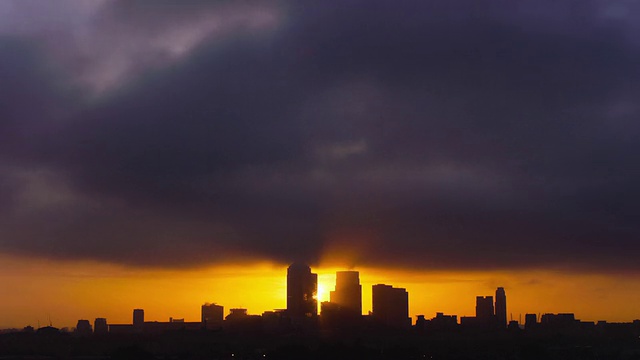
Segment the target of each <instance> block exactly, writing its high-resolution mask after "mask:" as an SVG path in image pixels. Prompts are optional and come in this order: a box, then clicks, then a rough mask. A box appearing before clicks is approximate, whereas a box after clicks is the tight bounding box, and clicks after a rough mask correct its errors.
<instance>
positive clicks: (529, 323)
mask: <svg viewBox="0 0 640 360" xmlns="http://www.w3.org/2000/svg"><path fill="white" fill-rule="evenodd" d="M537 327H538V315H536V314H525V315H524V328H525V330H534V329H536V328H537Z"/></svg>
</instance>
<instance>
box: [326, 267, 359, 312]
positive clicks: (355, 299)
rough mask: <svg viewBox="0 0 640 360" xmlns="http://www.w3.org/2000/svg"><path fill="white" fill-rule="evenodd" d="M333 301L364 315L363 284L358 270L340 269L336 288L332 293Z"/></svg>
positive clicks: (337, 274)
mask: <svg viewBox="0 0 640 360" xmlns="http://www.w3.org/2000/svg"><path fill="white" fill-rule="evenodd" d="M330 298H331V302H332V303H334V304H338V305H340V306H341V307H342V308H343V309H347V310H351V311H353V312H355V313H357V314H358V315H362V285H360V273H358V272H357V271H338V272H337V273H336V289H335V291H331V293H330Z"/></svg>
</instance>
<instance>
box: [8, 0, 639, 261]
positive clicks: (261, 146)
mask: <svg viewBox="0 0 640 360" xmlns="http://www.w3.org/2000/svg"><path fill="white" fill-rule="evenodd" d="M176 4H177V3H174V2H167V3H165V2H162V3H154V2H149V3H147V2H133V3H130V2H107V3H106V4H105V6H104V7H103V8H102V9H101V10H100V12H98V13H97V14H96V15H95V17H94V18H92V19H94V20H95V21H96V22H98V23H99V24H100V25H99V26H98V27H97V28H98V29H115V28H117V26H123V25H122V24H128V25H127V26H125V28H126V29H128V30H127V31H128V32H131V37H134V38H136V39H138V40H139V41H138V40H136V41H134V43H136V44H142V43H143V41H142V39H145V38H153V39H156V40H157V39H160V40H157V43H159V44H160V45H159V47H156V48H154V47H149V46H147V45H145V46H146V47H142V48H140V49H138V48H136V49H137V50H136V51H133V52H132V51H131V49H130V48H127V49H125V50H122V49H121V48H120V49H121V50H122V52H121V56H123V57H125V58H127V59H129V60H130V62H127V63H128V64H133V65H132V66H130V67H128V68H127V69H128V70H126V71H124V72H121V73H119V74H128V75H127V76H126V77H125V78H124V80H122V78H119V80H118V81H117V82H115V83H114V82H108V83H109V85H108V86H107V87H106V89H108V90H107V91H105V90H104V89H105V87H100V88H101V89H102V90H101V92H98V93H97V95H93V98H92V100H87V99H86V98H82V97H78V100H77V101H76V105H71V104H68V103H66V101H68V99H69V97H70V96H71V95H70V94H73V92H69V89H67V90H64V91H63V90H61V89H60V88H49V90H47V88H44V89H45V90H43V88H41V87H39V86H37V84H39V83H41V82H43V81H44V82H45V83H46V82H54V83H55V81H59V78H60V75H58V74H56V73H50V72H49V73H48V72H47V71H45V70H42V68H41V67H39V65H38V64H36V63H30V62H28V61H27V62H25V61H22V60H20V59H18V57H20V56H26V57H29V56H30V59H32V60H33V61H35V60H36V59H37V57H34V56H33V55H29V54H28V53H27V52H25V51H22V50H21V51H14V50H12V51H11V52H10V53H12V54H14V55H12V56H13V58H15V59H17V60H15V59H14V60H12V58H11V57H9V58H7V59H8V60H2V62H0V64H1V68H0V73H2V74H3V76H6V75H4V74H5V73H7V74H8V73H12V74H21V75H20V76H14V77H13V78H12V79H13V81H16V84H23V85H21V86H22V88H24V89H32V90H28V91H22V92H20V91H14V90H13V89H14V88H15V89H20V86H15V87H13V86H12V87H8V88H3V91H5V92H7V94H8V95H7V96H6V97H5V96H3V100H0V101H4V100H5V99H11V100H7V103H6V104H7V105H8V106H7V107H3V110H0V111H4V112H3V113H2V114H3V119H2V120H1V121H2V122H1V124H2V125H0V126H2V129H3V133H5V134H11V135H10V136H8V135H4V136H5V137H6V138H7V139H11V141H10V142H7V143H6V144H8V145H5V146H4V147H2V152H3V155H4V156H3V157H2V159H3V164H4V167H3V173H4V174H5V176H4V177H3V180H2V183H3V184H6V186H4V185H3V189H6V190H4V191H3V192H2V194H0V196H1V198H2V199H7V201H6V202H5V201H3V204H5V205H4V206H3V214H5V215H4V220H3V221H2V227H1V229H2V230H0V231H1V232H2V233H1V234H0V235H1V236H2V238H1V239H2V242H0V246H1V247H2V249H3V250H4V251H7V252H20V253H27V254H37V255H44V256H52V257H61V258H93V259H100V260H106V261H114V262H123V263H129V264H140V265H160V266H162V265H170V266H185V265H186V266H189V265H199V264H205V263H210V262H211V263H213V262H218V261H228V260H229V259H235V258H252V257H256V258H269V259H273V260H276V261H283V262H289V261H293V260H304V261H310V262H318V261H321V260H326V259H327V258H330V257H334V256H335V257H337V258H339V259H342V261H344V262H345V263H346V264H347V265H358V264H367V265H374V264H382V265H392V266H411V267H424V268H430V267H433V268H461V267H462V268H487V267H506V268H509V267H530V266H568V267H574V268H592V269H603V268H606V267H607V266H614V267H616V268H620V267H622V268H634V267H635V266H636V265H635V258H636V256H637V255H638V252H639V250H640V249H639V248H638V245H637V244H636V240H637V238H638V227H637V224H636V223H637V221H635V220H636V219H635V218H634V216H633V214H635V213H637V211H635V209H636V203H637V202H638V200H639V199H638V198H639V194H638V190H637V189H636V184H637V183H638V180H640V179H639V177H640V176H639V175H638V172H637V170H636V169H635V167H636V164H637V163H639V160H640V159H639V158H640V152H639V150H640V149H639V148H638V147H639V146H638V145H637V144H638V141H637V140H638V135H640V134H639V132H640V128H639V126H638V125H637V120H638V115H639V114H640V111H639V110H640V109H639V107H638V105H637V104H636V99H637V98H638V96H639V95H640V91H639V90H640V89H639V85H637V81H636V79H638V76H639V75H640V65H638V64H640V63H639V62H638V60H640V59H639V54H638V47H637V45H636V44H634V43H633V41H631V40H632V37H630V36H629V34H631V33H633V32H634V29H633V27H632V26H630V25H629V24H631V22H629V21H627V18H628V17H633V16H634V14H635V13H633V11H634V10H635V9H632V8H631V7H624V6H623V5H624V4H623V3H621V4H622V5H620V4H618V5H620V6H623V7H617V8H614V9H613V10H612V9H611V6H612V5H611V4H609V5H607V4H604V5H603V4H602V3H598V2H590V3H588V4H585V3H583V2H580V3H578V2H567V3H563V4H555V5H554V4H552V3H551V2H549V4H546V5H545V4H538V3H534V2H524V1H523V2H519V3H518V4H517V5H516V4H513V3H510V4H509V6H506V5H508V4H499V2H493V1H487V2H473V3H472V2H453V3H452V2H428V3H426V2H406V3H403V4H402V5H398V4H391V3H389V2H377V1H374V2H371V1H370V2H367V3H366V6H365V5H364V4H363V3H361V2H356V1H350V2H342V3H340V5H333V6H330V5H327V4H322V5H320V4H314V5H311V4H304V5H302V4H300V3H297V2H295V3H284V2H278V3H276V2H273V3H262V4H267V5H264V6H265V7H261V8H259V9H256V8H252V7H248V8H247V7H240V8H235V7H233V6H228V7H226V8H224V9H223V8H222V7H221V5H220V4H223V5H224V4H227V3H224V2H221V3H213V4H211V3H209V2H206V3H197V2H194V3H187V4H186V5H180V6H178V5H176ZM534 4H538V5H534ZM169 5H170V6H169ZM227 5H228V4H227ZM543 5H545V6H543ZM182 6H184V7H182ZM168 7H171V9H170V10H168ZM614 10H615V11H614ZM220 11H224V12H225V14H235V15H234V16H236V18H237V19H241V20H238V21H237V22H233V24H232V25H228V26H226V27H225V29H226V30H225V31H224V32H222V33H220V32H216V30H215V29H218V28H219V27H216V26H211V21H216V19H219V17H215V14H216V13H217V12H220ZM265 12H269V14H271V15H269V16H268V17H267V18H268V19H270V20H269V21H267V22H264V19H265V18H264V17H263V15H260V14H264V13H265ZM271 12H272V13H271ZM206 13H211V14H214V15H211V16H212V17H211V18H206V20H203V21H202V22H198V24H200V25H198V26H191V25H189V26H188V25H185V24H189V21H187V20H188V19H195V18H198V17H201V16H204V15H202V14H206ZM247 13H250V14H251V15H246V14H247ZM242 14H244V15H242ZM274 14H275V15H274ZM635 16H637V14H635ZM256 19H258V20H259V21H258V23H260V24H262V25H260V26H258V27H252V26H249V25H247V24H253V23H254V20H256ZM260 19H262V20H260ZM261 21H262V22H261ZM135 24H139V26H136V25H135ZM227 24H228V23H227ZM265 24H268V25H265ZM116 25H117V26H116ZM136 29H138V30H136ZM149 29H155V30H153V31H150V30H149ZM171 29H179V30H180V31H177V30H176V31H173V30H171ZM203 29H204V30H203ZM156 31H158V32H160V34H159V35H158V34H155V33H154V32H156ZM185 32H186V33H188V34H192V35H193V36H191V35H190V36H187V37H177V38H176V37H174V35H171V34H177V33H180V34H183V33H185ZM151 33H154V34H155V35H152V34H151ZM167 34H169V35H167ZM214 35H215V36H214ZM97 36H99V38H101V39H106V38H105V37H101V36H102V34H101V33H100V32H98V35H97ZM174 38H176V39H178V38H179V39H183V40H184V39H187V38H188V39H191V40H190V41H191V42H190V44H191V45H190V47H188V48H180V51H177V52H175V51H174V52H172V51H173V50H172V49H173V47H172V43H171V42H170V41H169V42H167V39H174ZM194 39H196V40H197V41H196V40H194ZM12 41H14V43H15V44H18V45H19V44H21V41H26V40H21V39H20V38H19V39H17V40H12ZM120 41H123V40H122V38H121V37H117V36H116V37H110V38H109V41H105V42H106V43H108V44H115V43H119V42H120ZM18 45H16V46H18ZM20 46H22V45H20ZM0 49H3V50H2V51H3V53H5V52H6V50H5V48H0ZM105 49H106V48H105ZM158 49H164V50H166V51H168V52H169V54H170V56H168V58H167V59H165V60H164V61H161V62H159V63H157V62H153V61H151V62H148V61H146V60H145V61H142V62H140V61H138V60H139V57H138V56H137V55H138V54H141V53H144V54H146V55H148V56H149V57H150V58H153V57H154V54H158V52H157V51H158ZM104 51H105V50H104V49H101V50H100V51H98V53H103V52H104ZM21 54H22V55H21ZM132 54H133V55H136V56H133V55H132ZM171 54H173V55H171ZM132 56H133V58H131V57H132ZM90 58H91V57H90ZM136 61H138V62H136ZM18 64H22V65H20V66H18ZM150 64H151V65H150ZM14 69H16V71H17V72H16V71H14ZM104 69H112V70H113V66H112V63H109V64H107V65H104V66H103V64H102V63H101V62H99V61H97V60H96V61H89V62H87V63H86V66H85V67H83V70H82V72H83V76H84V75H86V74H87V72H89V75H95V74H94V73H92V71H94V72H96V71H100V70H104ZM69 74H70V78H74V76H76V77H77V76H78V74H77V73H73V71H71V72H70V73H69ZM98 75H99V74H98ZM81 77H82V76H81ZM97 78H98V79H101V78H100V76H97ZM114 84H116V85H114ZM52 86H53V85H52ZM65 91H67V92H65ZM76 96H77V95H76ZM34 97H36V100H37V101H39V103H38V104H39V105H38V106H25V104H31V103H32V102H33V101H34V100H33V99H34ZM77 104H80V105H77ZM58 107H62V108H63V109H67V110H66V111H67V112H61V110H57V111H53V110H55V109H56V108H58ZM6 109H9V110H6ZM11 109H13V110H11ZM69 109H72V110H69ZM23 111H27V112H29V111H31V112H35V113H36V115H33V114H28V115H23V114H22V112H23ZM69 112H70V113H72V115H70V116H61V115H60V114H67V113H69ZM16 114H17V115H16ZM51 114H58V115H57V117H58V118H57V120H56V121H52V120H51V118H52V115H51ZM22 119H28V120H29V121H27V122H24V123H23V122H22V121H21V120H22ZM31 119H35V120H34V121H36V120H37V122H36V123H35V124H36V125H34V123H33V122H32V121H31ZM24 124H31V125H28V126H27V125H24ZM4 129H7V130H6V132H5V131H4ZM25 129H28V131H27V130H25ZM25 132H28V134H29V136H28V137H24V136H22V137H21V136H19V134H24V133H25ZM0 136H3V135H0Z"/></svg>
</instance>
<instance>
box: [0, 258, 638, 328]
mask: <svg viewBox="0 0 640 360" xmlns="http://www.w3.org/2000/svg"><path fill="white" fill-rule="evenodd" d="M0 260H1V261H0V287H1V288H2V290H3V294H2V296H0V328H9V327H17V328H20V327H24V326H26V325H32V326H34V327H35V326H37V325H38V323H40V325H42V326H44V325H46V324H47V323H48V321H49V318H51V322H52V323H53V325H54V326H57V327H72V326H75V324H76V322H77V320H78V319H89V320H90V321H91V322H93V319H95V318H96V317H106V318H107V320H108V322H109V323H112V324H113V323H131V317H132V309H134V308H143V309H144V310H145V317H146V320H147V321H168V319H169V317H174V318H184V319H185V321H199V318H200V306H201V305H202V304H203V303H205V302H216V303H218V304H221V305H223V306H224V307H225V313H228V311H229V309H230V308H234V307H243V308H247V309H248V311H249V313H251V314H261V313H262V312H263V311H266V310H272V309H281V308H285V307H286V265H281V264H272V263H266V262H264V263H258V262H256V263H246V264H243V265H240V264H236V265H218V266H213V267H210V268H202V269H185V270H163V269H141V268H130V267H124V266H116V265H110V264H102V263H96V262H71V261H53V260H42V259H31V258H29V259H27V258H23V259H19V258H15V257H1V258H0ZM344 269H345V268H341V267H336V266H331V267H329V266H327V267H323V266H319V267H313V266H312V271H314V272H317V273H318V279H319V294H318V296H319V300H320V301H327V300H328V298H329V291H330V290H333V288H334V284H335V271H337V270H344ZM354 270H358V271H360V279H361V283H362V288H363V301H362V303H363V312H364V313H365V314H366V313H367V312H368V311H370V310H371V286H372V285H373V284H377V283H385V284H391V285H394V286H397V287H405V288H406V289H407V290H408V291H409V306H410V309H409V312H410V315H411V316H413V317H414V320H415V315H418V314H424V315H426V317H427V318H431V317H433V316H434V315H435V313H436V312H444V313H447V314H456V315H458V316H473V315H474V312H475V296H477V295H494V292H495V288H496V287H497V286H503V287H505V289H506V293H507V312H508V314H512V316H513V319H514V320H518V318H519V316H520V314H522V318H523V319H524V314H525V313H547V312H553V313H558V312H574V313H575V314H576V317H577V318H579V319H581V320H596V321H597V320H608V321H611V322H614V321H631V320H634V319H637V318H640V309H638V308H637V307H636V306H635V304H637V303H638V302H639V301H640V279H638V278H637V277H635V276H633V274H617V275H605V274H593V273H590V274H587V273H584V274H579V273H561V272H553V271H549V270H517V271H410V270H406V269H405V270H400V269H376V268H355V269H354Z"/></svg>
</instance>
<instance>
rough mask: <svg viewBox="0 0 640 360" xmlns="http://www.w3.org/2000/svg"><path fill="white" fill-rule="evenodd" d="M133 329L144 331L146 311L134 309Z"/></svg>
mask: <svg viewBox="0 0 640 360" xmlns="http://www.w3.org/2000/svg"><path fill="white" fill-rule="evenodd" d="M133 327H134V328H136V329H138V330H142V328H143V327H144V310H143V309H133Z"/></svg>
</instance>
